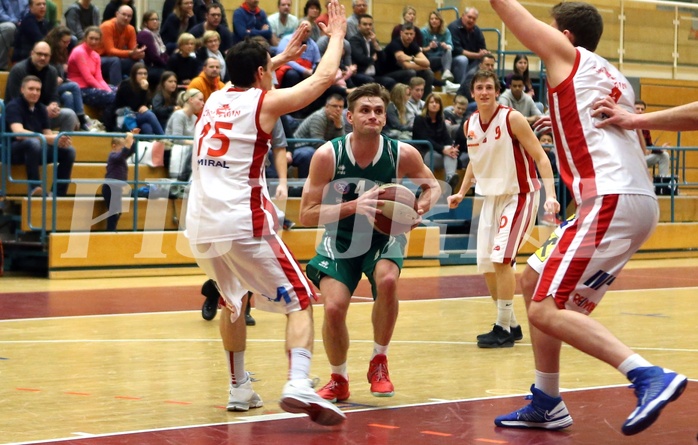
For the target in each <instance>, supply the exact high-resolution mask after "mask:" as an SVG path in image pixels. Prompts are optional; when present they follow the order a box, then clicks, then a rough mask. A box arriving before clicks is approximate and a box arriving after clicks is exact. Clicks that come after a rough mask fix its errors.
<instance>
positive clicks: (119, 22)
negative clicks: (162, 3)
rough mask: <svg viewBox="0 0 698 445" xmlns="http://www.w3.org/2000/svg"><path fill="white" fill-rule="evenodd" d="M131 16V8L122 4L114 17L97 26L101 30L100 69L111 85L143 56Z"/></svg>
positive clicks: (117, 81) (127, 72) (115, 83)
mask: <svg viewBox="0 0 698 445" xmlns="http://www.w3.org/2000/svg"><path fill="white" fill-rule="evenodd" d="M132 17H133V9H131V7H130V6H127V5H122V6H121V7H119V10H118V11H116V17H114V18H113V19H109V20H107V21H104V22H102V24H101V25H100V26H99V29H101V30H102V42H101V48H100V50H99V54H100V55H101V56H102V69H103V70H104V71H103V72H106V73H108V78H109V82H110V83H111V84H113V85H118V84H119V82H121V80H122V79H124V78H125V77H126V76H128V74H129V72H131V67H133V64H134V63H136V62H137V61H139V60H142V59H143V58H144V57H145V46H138V41H137V40H136V28H134V27H133V25H131V24H130V21H131V18H132ZM117 68H118V69H117Z"/></svg>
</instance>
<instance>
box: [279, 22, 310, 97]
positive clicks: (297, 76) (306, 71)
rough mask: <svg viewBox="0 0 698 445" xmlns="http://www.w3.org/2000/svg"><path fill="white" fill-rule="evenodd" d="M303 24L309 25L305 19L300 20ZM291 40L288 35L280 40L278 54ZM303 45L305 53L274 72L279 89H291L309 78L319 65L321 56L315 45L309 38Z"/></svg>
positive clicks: (290, 36)
mask: <svg viewBox="0 0 698 445" xmlns="http://www.w3.org/2000/svg"><path fill="white" fill-rule="evenodd" d="M303 22H307V23H308V24H310V22H308V21H307V20H306V19H303V20H301V23H303ZM291 38H292V35H288V36H286V37H284V38H283V39H281V41H280V42H279V45H278V47H277V51H278V52H279V53H281V52H283V50H284V49H286V46H287V45H288V42H289V41H290V40H291ZM304 43H305V45H306V48H305V51H303V54H301V56H300V57H299V58H298V59H296V60H292V61H290V62H288V63H286V64H284V65H282V66H281V67H280V68H279V69H277V70H276V79H277V80H278V82H279V85H280V86H281V88H289V87H292V86H294V85H296V84H298V83H299V82H301V81H302V80H303V79H305V78H307V77H310V75H312V74H313V72H314V71H315V67H316V66H317V64H318V63H320V58H321V56H320V50H319V49H318V46H317V43H315V41H314V40H313V39H311V38H308V39H307V40H306V41H305V42H304Z"/></svg>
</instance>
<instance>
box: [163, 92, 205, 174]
mask: <svg viewBox="0 0 698 445" xmlns="http://www.w3.org/2000/svg"><path fill="white" fill-rule="evenodd" d="M178 105H179V106H181V107H182V108H181V109H179V110H177V111H175V112H174V113H172V116H170V120H168V121H167V128H166V129H165V134H167V135H170V136H189V137H192V139H185V140H181V139H178V140H176V141H174V142H175V144H179V145H184V146H185V147H186V156H183V157H182V160H183V168H181V169H178V171H181V173H180V174H179V176H178V177H177V180H178V181H188V180H189V176H191V149H192V145H193V144H194V139H193V137H194V128H195V127H196V116H197V115H198V114H199V113H200V112H201V110H203V108H204V94H203V93H202V92H201V91H199V90H197V89H196V88H189V89H188V90H185V91H182V92H181V93H180V95H179V100H178Z"/></svg>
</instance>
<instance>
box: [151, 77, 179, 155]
mask: <svg viewBox="0 0 698 445" xmlns="http://www.w3.org/2000/svg"><path fill="white" fill-rule="evenodd" d="M152 103H153V113H155V116H157V118H158V122H160V126H161V127H163V128H166V127H167V121H168V120H169V119H170V116H172V113H174V112H175V111H177V110H179V109H181V107H180V106H179V105H177V75H176V74H175V73H174V72H172V71H165V72H164V73H162V76H160V82H158V86H157V88H156V89H155V95H154V96H153V101H152ZM165 165H167V163H166V164H165Z"/></svg>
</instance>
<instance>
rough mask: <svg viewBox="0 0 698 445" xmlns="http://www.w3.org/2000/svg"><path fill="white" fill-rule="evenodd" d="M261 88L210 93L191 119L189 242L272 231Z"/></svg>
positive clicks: (274, 217) (267, 144) (272, 210)
mask: <svg viewBox="0 0 698 445" xmlns="http://www.w3.org/2000/svg"><path fill="white" fill-rule="evenodd" d="M264 95H265V91H262V90H260V89H256V88H250V89H248V90H242V89H239V88H235V87H230V88H227V89H224V90H219V91H216V92H214V93H213V94H211V96H210V97H209V98H208V100H207V101H206V105H205V106H204V109H203V111H202V112H201V118H200V119H199V121H198V122H197V123H196V130H195V132H194V147H193V152H192V183H191V189H190V191H189V199H188V204H187V219H186V223H187V224H186V231H185V235H186V236H187V238H189V240H190V242H191V243H195V244H196V243H207V242H214V241H226V240H235V239H242V238H251V237H259V236H263V235H268V234H271V233H275V227H276V212H275V210H274V208H273V207H272V203H271V199H270V197H269V193H268V191H267V184H266V178H265V176H264V162H265V160H266V157H267V153H268V151H269V147H270V144H269V140H270V139H271V135H270V134H269V133H265V132H264V131H263V130H262V129H261V128H260V125H259V113H260V109H261V107H262V101H263V100H264Z"/></svg>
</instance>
